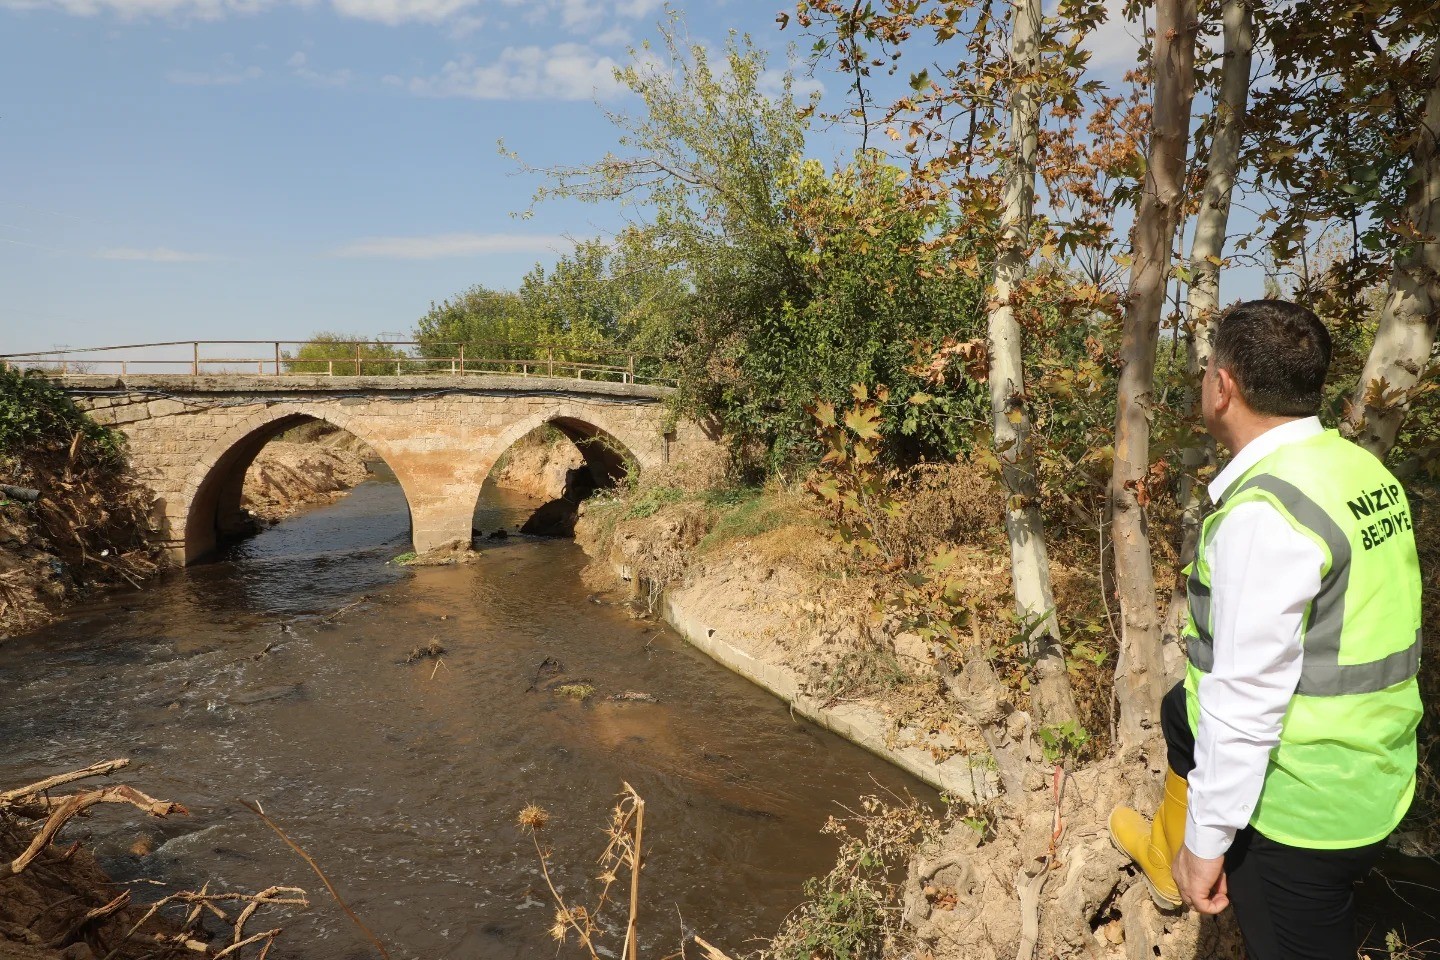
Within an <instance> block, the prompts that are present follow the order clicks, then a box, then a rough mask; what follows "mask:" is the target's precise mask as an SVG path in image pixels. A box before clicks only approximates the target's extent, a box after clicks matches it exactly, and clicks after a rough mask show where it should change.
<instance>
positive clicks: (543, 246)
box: [331, 233, 574, 260]
mask: <svg viewBox="0 0 1440 960" xmlns="http://www.w3.org/2000/svg"><path fill="white" fill-rule="evenodd" d="M572 246H574V241H572V240H567V239H566V238H564V237H561V236H556V235H553V234H524V233H442V234H437V235H434V236H429V237H367V238H365V239H363V240H356V241H354V242H352V243H347V244H346V245H345V246H343V247H341V248H340V249H338V250H335V251H334V252H333V253H332V254H331V256H335V257H344V258H347V259H350V258H373V259H382V260H438V259H441V258H443V257H477V256H481V255H484V254H497V253H556V252H559V251H561V250H566V249H569V248H570V247H572Z"/></svg>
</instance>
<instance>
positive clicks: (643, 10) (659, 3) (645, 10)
mask: <svg viewBox="0 0 1440 960" xmlns="http://www.w3.org/2000/svg"><path fill="white" fill-rule="evenodd" d="M663 6H665V0H618V2H617V3H616V4H615V12H616V13H618V14H620V16H622V17H647V16H649V15H650V14H652V13H654V12H655V11H656V10H659V9H660V8H661V7H663Z"/></svg>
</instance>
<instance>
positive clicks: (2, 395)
mask: <svg viewBox="0 0 1440 960" xmlns="http://www.w3.org/2000/svg"><path fill="white" fill-rule="evenodd" d="M77 434H78V435H79V437H80V440H81V442H82V443H81V447H77V450H79V449H81V448H82V447H83V452H84V453H85V454H86V455H89V456H96V457H98V458H99V459H100V460H118V459H120V457H121V455H122V452H123V450H124V437H123V436H122V435H121V434H120V433H118V432H117V431H115V430H111V429H110V428H108V427H104V426H101V425H100V424H98V423H96V422H95V421H94V420H91V419H90V418H89V417H87V416H86V415H85V413H84V411H82V410H81V409H80V408H79V407H77V406H76V405H75V401H73V400H71V399H70V398H69V397H68V396H66V395H65V393H64V391H62V390H61V389H60V388H59V387H57V386H56V385H55V384H54V383H52V382H51V381H50V380H48V379H47V378H46V377H45V376H44V375H43V374H41V373H40V372H39V371H36V370H26V371H23V372H22V371H19V370H5V371H3V372H0V454H4V455H7V456H18V455H20V454H21V453H22V452H27V451H33V450H37V449H46V448H57V447H61V446H69V445H70V444H72V443H75V440H76V436H77Z"/></svg>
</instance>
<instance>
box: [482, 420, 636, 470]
mask: <svg viewBox="0 0 1440 960" xmlns="http://www.w3.org/2000/svg"><path fill="white" fill-rule="evenodd" d="M570 406H571V405H567V404H556V405H555V406H554V407H551V408H549V409H545V410H541V411H539V412H537V413H533V414H531V415H530V416H528V417H525V418H524V419H521V420H518V421H516V422H515V423H512V424H511V425H510V426H509V427H508V428H507V429H505V430H504V431H502V432H501V433H500V434H499V435H498V436H496V437H495V439H494V440H493V441H491V442H490V444H489V445H488V446H487V448H486V450H485V454H484V456H483V458H482V460H481V463H480V470H479V473H480V477H481V479H482V480H483V479H484V478H486V477H488V476H489V475H490V471H491V470H493V469H494V467H495V463H496V462H497V461H498V460H499V459H500V457H501V456H502V455H504V453H505V451H506V450H509V449H510V448H511V447H513V446H514V445H515V444H516V443H518V442H519V441H520V439H521V438H522V437H525V436H527V435H529V434H530V433H533V432H534V431H535V430H538V429H540V428H541V427H544V426H551V427H554V428H555V429H557V430H559V431H560V432H561V433H563V434H564V435H565V437H566V439H568V440H569V441H570V442H571V443H573V444H575V446H576V447H577V448H578V449H579V450H580V455H581V456H582V457H584V458H585V463H586V465H587V466H588V467H590V470H591V473H592V474H594V475H595V478H596V479H597V480H601V479H602V478H604V479H607V480H609V481H612V482H618V481H619V480H621V479H622V478H624V476H625V475H626V474H627V473H629V472H631V471H632V470H633V471H637V472H638V471H639V470H641V469H644V468H647V467H651V466H654V465H656V464H655V462H654V458H653V456H647V454H650V453H651V451H650V450H649V449H648V448H649V446H651V445H650V444H645V443H643V442H637V441H642V440H643V439H648V438H638V437H633V436H630V437H628V439H627V435H628V434H629V433H630V431H627V430H625V429H624V428H623V427H620V426H619V425H618V424H615V423H613V422H611V421H610V419H609V418H608V417H605V416H603V415H599V414H598V412H597V411H595V410H593V409H571V408H570Z"/></svg>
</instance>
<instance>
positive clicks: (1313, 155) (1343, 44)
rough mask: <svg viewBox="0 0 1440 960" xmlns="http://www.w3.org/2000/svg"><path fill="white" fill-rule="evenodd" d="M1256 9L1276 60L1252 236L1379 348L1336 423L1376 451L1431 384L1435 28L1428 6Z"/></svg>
mask: <svg viewBox="0 0 1440 960" xmlns="http://www.w3.org/2000/svg"><path fill="white" fill-rule="evenodd" d="M1267 8H1268V9H1267ZM1261 12H1262V13H1263V15H1264V17H1265V19H1266V20H1267V21H1268V22H1269V23H1270V24H1271V26H1270V27H1269V28H1268V29H1266V31H1265V33H1266V38H1267V41H1268V43H1267V46H1268V47H1269V50H1268V53H1269V56H1270V58H1271V59H1272V61H1273V64H1272V66H1271V69H1270V73H1271V76H1270V78H1269V82H1268V83H1267V85H1266V87H1265V89H1263V90H1261V91H1259V92H1257V94H1256V96H1255V102H1254V106H1253V107H1252V109H1251V118H1252V122H1251V123H1250V124H1249V132H1248V136H1247V137H1246V145H1245V146H1246V150H1245V156H1244V158H1243V162H1244V164H1245V165H1246V166H1248V171H1247V173H1248V179H1249V187H1250V189H1251V190H1252V191H1253V192H1254V193H1255V194H1256V195H1258V196H1259V197H1262V198H1264V200H1266V201H1267V202H1266V203H1265V205H1264V206H1263V208H1262V212H1261V220H1262V229H1261V230H1259V231H1257V235H1258V239H1259V240H1261V241H1263V242H1264V244H1265V246H1266V249H1267V251H1268V253H1269V255H1270V256H1271V258H1272V259H1273V260H1274V261H1275V262H1277V263H1279V264H1285V265H1288V266H1290V267H1291V269H1292V270H1293V272H1294V274H1295V278H1296V288H1295V291H1294V295H1295V296H1297V297H1300V298H1303V299H1304V300H1306V301H1307V302H1309V303H1311V304H1313V305H1314V306H1315V307H1316V309H1317V310H1318V311H1319V312H1320V314H1321V316H1322V317H1323V318H1324V319H1325V320H1326V322H1327V323H1328V324H1329V325H1330V326H1331V328H1332V330H1336V329H1339V330H1341V331H1346V330H1348V329H1349V328H1351V327H1356V326H1358V327H1360V328H1361V329H1362V331H1363V333H1364V335H1365V336H1366V337H1373V348H1372V350H1371V351H1370V355H1369V358H1368V361H1367V362H1366V364H1365V366H1364V370H1363V371H1362V373H1361V375H1360V377H1359V381H1358V383H1356V385H1355V387H1354V392H1353V394H1352V396H1351V398H1350V402H1349V404H1348V406H1347V409H1345V410H1343V411H1341V413H1342V417H1343V421H1344V422H1343V424H1342V427H1343V429H1345V430H1346V432H1348V433H1349V434H1350V435H1351V436H1353V437H1354V439H1356V440H1357V441H1358V442H1359V443H1361V444H1362V445H1364V446H1366V447H1367V448H1369V449H1370V450H1371V451H1372V452H1374V453H1377V454H1379V455H1382V456H1383V455H1384V454H1385V453H1386V452H1387V451H1389V450H1390V448H1391V446H1392V445H1393V444H1394V442H1395V439H1396V437H1397V435H1398V434H1399V433H1400V430H1401V428H1402V425H1403V423H1404V420H1405V416H1406V414H1407V412H1408V411H1409V409H1410V407H1411V405H1412V404H1413V403H1414V402H1415V400H1417V399H1418V398H1419V397H1420V396H1422V395H1424V394H1425V393H1426V392H1428V391H1431V390H1433V389H1434V386H1435V382H1436V377H1437V370H1436V367H1435V366H1434V364H1435V359H1436V358H1435V357H1434V349H1435V346H1434V345H1435V331H1436V324H1437V320H1440V279H1437V277H1440V243H1437V234H1440V151H1437V149H1436V131H1437V128H1440V22H1437V20H1436V17H1435V10H1434V4H1433V3H1431V2H1429V0H1360V2H1356V3H1352V4H1349V5H1347V6H1346V7H1345V8H1344V16H1340V15H1338V13H1337V11H1336V10H1335V9H1334V8H1333V5H1327V4H1324V3H1321V2H1318V0H1286V2H1277V3H1274V4H1267V5H1266V7H1264V8H1261ZM1325 239H1328V240H1329V242H1322V240H1325ZM1317 250H1324V257H1323V260H1320V261H1319V262H1317V257H1316V252H1317ZM1377 300H1378V303H1379V310H1378V311H1372V307H1373V306H1374V305H1375V304H1376V302H1377Z"/></svg>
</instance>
